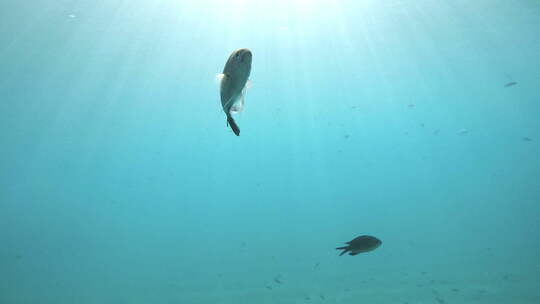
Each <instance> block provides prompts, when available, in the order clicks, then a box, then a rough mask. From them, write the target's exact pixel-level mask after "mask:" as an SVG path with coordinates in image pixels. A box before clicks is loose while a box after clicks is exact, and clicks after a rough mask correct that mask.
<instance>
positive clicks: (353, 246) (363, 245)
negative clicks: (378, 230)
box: [336, 235, 382, 256]
mask: <svg viewBox="0 0 540 304" xmlns="http://www.w3.org/2000/svg"><path fill="white" fill-rule="evenodd" d="M345 244H347V246H343V247H337V248H336V249H337V250H343V251H342V252H341V253H340V254H339V255H340V256H342V255H344V254H345V253H347V252H348V253H349V255H357V254H359V253H363V252H368V251H372V250H375V249H376V248H377V247H379V246H381V244H382V241H381V240H379V239H378V238H376V237H374V236H370V235H361V236H359V237H357V238H355V239H354V240H352V241H350V242H346V243H345Z"/></svg>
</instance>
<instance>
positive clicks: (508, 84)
mask: <svg viewBox="0 0 540 304" xmlns="http://www.w3.org/2000/svg"><path fill="white" fill-rule="evenodd" d="M516 84H517V82H515V81H511V82H507V83H506V84H505V85H504V87H505V88H508V87H513V86H515V85H516Z"/></svg>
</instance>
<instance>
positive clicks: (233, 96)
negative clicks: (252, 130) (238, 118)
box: [219, 49, 253, 136]
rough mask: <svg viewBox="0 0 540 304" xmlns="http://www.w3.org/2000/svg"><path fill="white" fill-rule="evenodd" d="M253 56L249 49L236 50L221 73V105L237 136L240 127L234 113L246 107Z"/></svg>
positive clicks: (229, 124) (228, 123)
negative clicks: (245, 99)
mask: <svg viewBox="0 0 540 304" xmlns="http://www.w3.org/2000/svg"><path fill="white" fill-rule="evenodd" d="M252 57H253V55H252V54H251V51H250V50H248V49H239V50H236V51H234V52H233V53H232V54H231V56H229V59H228V60H227V63H225V68H224V69H223V73H222V74H220V75H219V79H220V95H221V106H222V107H223V111H224V112H225V114H226V115H227V125H228V126H231V129H232V130H233V132H234V134H236V136H240V128H239V127H238V125H237V124H236V122H235V121H234V119H233V117H232V114H234V113H238V112H241V111H242V110H243V109H244V96H245V93H246V89H247V83H248V79H249V74H250V73H251V60H252Z"/></svg>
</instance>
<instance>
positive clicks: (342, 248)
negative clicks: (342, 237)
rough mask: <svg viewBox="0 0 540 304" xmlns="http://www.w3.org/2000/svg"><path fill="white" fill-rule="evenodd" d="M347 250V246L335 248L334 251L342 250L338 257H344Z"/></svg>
mask: <svg viewBox="0 0 540 304" xmlns="http://www.w3.org/2000/svg"><path fill="white" fill-rule="evenodd" d="M347 248H348V246H344V247H338V248H336V250H343V251H342V252H341V253H340V254H339V256H342V255H344V254H345V253H347V251H349V250H348V249H347Z"/></svg>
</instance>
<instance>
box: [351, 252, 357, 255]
mask: <svg viewBox="0 0 540 304" xmlns="http://www.w3.org/2000/svg"><path fill="white" fill-rule="evenodd" d="M359 253H360V252H349V255H357V254H359Z"/></svg>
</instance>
